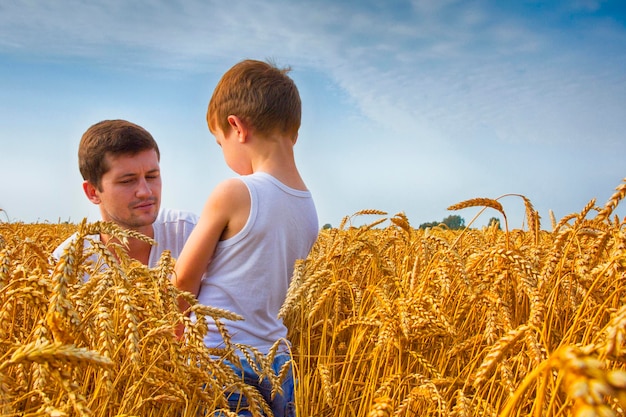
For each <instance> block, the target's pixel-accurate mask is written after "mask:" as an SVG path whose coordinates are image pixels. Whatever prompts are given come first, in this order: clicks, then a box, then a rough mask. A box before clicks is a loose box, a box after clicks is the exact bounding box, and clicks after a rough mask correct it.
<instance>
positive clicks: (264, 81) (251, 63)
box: [207, 59, 302, 139]
mask: <svg viewBox="0 0 626 417" xmlns="http://www.w3.org/2000/svg"><path fill="white" fill-rule="evenodd" d="M289 71H291V68H289V67H287V68H283V69H280V68H277V67H276V66H275V65H274V64H272V63H267V62H262V61H256V60H251V59H248V60H244V61H241V62H239V63H237V64H235V65H234V66H233V67H232V68H231V69H229V70H228V71H227V72H226V73H225V74H224V75H223V76H222V78H221V79H220V81H219V82H218V84H217V86H216V87H215V90H214V91H213V96H212V97H211V101H210V102H209V108H208V110H207V123H208V125H209V130H210V131H211V133H213V134H215V131H216V129H217V128H218V127H219V128H220V129H221V130H222V131H223V132H224V133H226V132H228V129H229V124H228V116H230V115H234V116H237V117H239V118H240V119H241V120H243V121H244V122H246V123H248V124H250V126H251V127H252V129H253V130H254V131H255V132H257V133H258V134H261V135H270V134H272V133H280V134H283V135H287V136H290V137H292V138H294V139H295V138H296V137H297V135H298V130H299V129H300V118H301V111H302V103H301V101H300V94H299V92H298V88H297V87H296V84H295V83H294V82H293V80H292V79H291V78H290V77H289V76H288V75H287V73H288V72H289Z"/></svg>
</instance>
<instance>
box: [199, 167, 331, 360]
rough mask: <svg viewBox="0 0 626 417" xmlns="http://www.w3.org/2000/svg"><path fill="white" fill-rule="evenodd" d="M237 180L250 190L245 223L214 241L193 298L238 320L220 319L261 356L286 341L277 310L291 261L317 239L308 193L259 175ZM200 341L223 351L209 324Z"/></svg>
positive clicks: (236, 340) (238, 340) (301, 256)
mask: <svg viewBox="0 0 626 417" xmlns="http://www.w3.org/2000/svg"><path fill="white" fill-rule="evenodd" d="M239 178H240V179H241V180H242V181H243V182H244V183H245V184H246V186H247V187H248V190H249V192H250V199H251V207H250V215H249V217H248V221H247V223H246V224H245V226H244V227H243V229H242V230H241V231H240V232H239V233H238V234H237V235H235V236H233V237H232V238H230V239H227V240H224V241H220V242H219V243H218V245H217V248H216V250H215V254H214V256H213V260H212V261H211V263H210V264H209V267H208V270H207V273H206V274H205V275H204V278H203V280H202V284H201V286H200V292H199V295H198V300H199V301H200V303H202V304H204V305H208V306H213V307H218V308H222V309H226V310H229V311H232V312H234V313H237V314H239V315H241V316H242V317H244V320H243V321H228V320H225V323H226V327H227V329H228V331H229V333H230V336H231V337H232V341H233V342H234V343H242V344H245V345H249V346H254V347H255V348H257V349H259V350H260V351H261V352H263V353H267V351H268V350H269V349H270V348H271V346H272V345H273V344H274V342H276V341H277V340H279V339H285V340H286V337H287V328H286V327H285V325H284V324H283V322H282V320H281V319H279V318H278V317H277V316H278V311H279V310H280V307H281V306H282V304H283V302H284V300H285V296H286V294H287V289H288V287H289V283H290V281H291V276H292V274H293V269H294V264H295V261H296V260H297V259H304V258H306V257H307V255H308V254H309V251H310V250H311V247H312V246H313V243H314V242H315V240H316V239H317V235H318V231H319V227H318V218H317V212H316V210H315V205H314V203H313V198H312V196H311V193H310V192H309V191H301V190H296V189H293V188H290V187H287V186H286V185H284V184H283V183H281V182H280V181H278V180H277V179H276V178H274V177H273V176H271V175H269V174H267V173H263V172H258V173H254V174H252V175H247V176H242V177H239ZM205 343H206V345H207V346H209V347H223V339H222V337H221V336H220V334H219V333H218V331H217V328H216V327H215V325H214V323H213V322H212V320H209V332H208V334H207V336H206V337H205Z"/></svg>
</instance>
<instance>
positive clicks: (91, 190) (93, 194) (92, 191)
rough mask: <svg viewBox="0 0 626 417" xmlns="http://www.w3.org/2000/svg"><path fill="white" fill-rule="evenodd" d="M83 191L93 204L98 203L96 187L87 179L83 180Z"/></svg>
mask: <svg viewBox="0 0 626 417" xmlns="http://www.w3.org/2000/svg"><path fill="white" fill-rule="evenodd" d="M83 191H84V192H85V195H86V196H87V199H89V201H91V202H92V203H94V204H100V195H99V194H98V189H97V188H96V186H95V185H93V184H92V183H90V182H89V181H83Z"/></svg>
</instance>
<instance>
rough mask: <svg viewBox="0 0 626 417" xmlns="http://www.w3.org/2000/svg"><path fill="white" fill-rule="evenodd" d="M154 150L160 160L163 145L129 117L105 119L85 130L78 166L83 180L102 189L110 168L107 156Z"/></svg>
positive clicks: (80, 145) (79, 148)
mask: <svg viewBox="0 0 626 417" xmlns="http://www.w3.org/2000/svg"><path fill="white" fill-rule="evenodd" d="M150 149H154V150H155V151H156V153H157V157H158V158H159V159H160V157H161V154H160V152H159V146H158V145H157V143H156V141H155V140H154V138H153V137H152V135H151V134H150V133H149V132H148V131H147V130H146V129H144V128H143V127H141V126H138V125H136V124H134V123H131V122H128V121H126V120H103V121H101V122H98V123H96V124H94V125H92V126H91V127H89V129H87V131H86V132H85V133H83V136H82V138H81V139H80V144H79V145H78V169H79V170H80V173H81V175H82V176H83V179H84V180H86V181H89V182H90V183H91V184H93V185H95V186H96V188H98V190H100V191H102V189H101V185H102V184H101V181H102V176H103V175H104V174H106V172H107V171H108V170H109V168H110V167H109V166H107V164H106V160H105V157H106V155H107V154H111V155H135V154H137V153H139V152H141V151H146V150H150Z"/></svg>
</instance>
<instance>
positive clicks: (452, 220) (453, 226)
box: [418, 214, 465, 230]
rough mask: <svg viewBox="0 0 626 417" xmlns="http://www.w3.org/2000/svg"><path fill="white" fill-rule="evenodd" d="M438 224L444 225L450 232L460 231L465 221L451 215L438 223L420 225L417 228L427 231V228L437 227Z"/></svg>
mask: <svg viewBox="0 0 626 417" xmlns="http://www.w3.org/2000/svg"><path fill="white" fill-rule="evenodd" d="M440 224H445V225H446V227H447V228H448V229H450V230H460V229H463V228H464V227H465V219H464V218H463V217H461V216H458V215H456V214H453V215H451V216H448V217H446V218H445V219H443V220H442V221H440V222H427V223H422V224H420V225H419V226H418V227H419V228H420V229H428V228H429V227H437V226H439V225H440Z"/></svg>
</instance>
